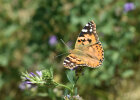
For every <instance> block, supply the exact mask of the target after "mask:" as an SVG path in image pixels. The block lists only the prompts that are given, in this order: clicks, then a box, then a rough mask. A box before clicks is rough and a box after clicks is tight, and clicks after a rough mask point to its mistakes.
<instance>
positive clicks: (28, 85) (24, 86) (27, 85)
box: [19, 82, 32, 90]
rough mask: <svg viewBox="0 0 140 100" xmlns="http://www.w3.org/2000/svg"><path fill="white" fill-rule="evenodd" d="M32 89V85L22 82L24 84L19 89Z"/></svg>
mask: <svg viewBox="0 0 140 100" xmlns="http://www.w3.org/2000/svg"><path fill="white" fill-rule="evenodd" d="M31 87H32V85H31V84H26V82H22V83H20V84H19V88H20V89H21V90H25V89H29V88H31Z"/></svg>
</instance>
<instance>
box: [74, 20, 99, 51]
mask: <svg viewBox="0 0 140 100" xmlns="http://www.w3.org/2000/svg"><path fill="white" fill-rule="evenodd" d="M97 42H99V39H98V35H97V33H96V24H95V23H94V21H90V22H89V23H87V24H86V25H85V27H84V28H83V29H82V31H81V33H80V34H79V36H78V38H77V40H76V44H75V49H77V48H78V49H79V48H81V47H83V46H85V45H90V44H95V43H97Z"/></svg>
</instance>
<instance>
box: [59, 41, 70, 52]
mask: <svg viewBox="0 0 140 100" xmlns="http://www.w3.org/2000/svg"><path fill="white" fill-rule="evenodd" d="M60 40H61V42H62V43H63V44H64V45H65V46H66V47H67V48H68V50H70V48H69V46H67V44H66V43H65V42H64V41H63V40H62V39H60Z"/></svg>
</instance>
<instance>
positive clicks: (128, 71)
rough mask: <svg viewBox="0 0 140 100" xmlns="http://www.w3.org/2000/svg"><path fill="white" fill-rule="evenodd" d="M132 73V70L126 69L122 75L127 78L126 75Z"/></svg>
mask: <svg viewBox="0 0 140 100" xmlns="http://www.w3.org/2000/svg"><path fill="white" fill-rule="evenodd" d="M133 74H134V71H133V70H126V71H125V72H123V74H122V77H123V78H128V77H130V76H132V75H133Z"/></svg>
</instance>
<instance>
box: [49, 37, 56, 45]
mask: <svg viewBox="0 0 140 100" xmlns="http://www.w3.org/2000/svg"><path fill="white" fill-rule="evenodd" d="M49 44H50V45H51V46H53V45H55V44H57V38H56V36H55V35H52V36H51V37H50V38H49Z"/></svg>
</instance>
